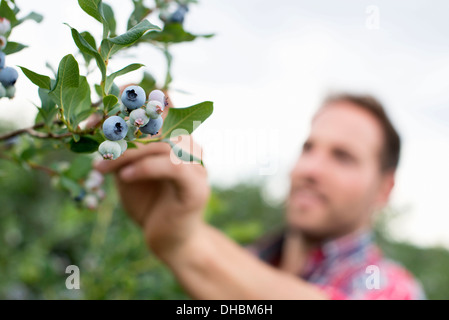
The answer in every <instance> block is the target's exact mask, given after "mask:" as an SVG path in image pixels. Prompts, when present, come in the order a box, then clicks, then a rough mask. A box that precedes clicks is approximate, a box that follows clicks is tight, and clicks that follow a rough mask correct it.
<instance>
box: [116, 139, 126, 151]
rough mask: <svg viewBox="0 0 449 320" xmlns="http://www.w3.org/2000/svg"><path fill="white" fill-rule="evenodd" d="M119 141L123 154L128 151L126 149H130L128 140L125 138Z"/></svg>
mask: <svg viewBox="0 0 449 320" xmlns="http://www.w3.org/2000/svg"><path fill="white" fill-rule="evenodd" d="M117 142H118V144H119V145H120V148H121V149H122V153H121V154H123V153H124V152H125V151H126V149H128V142H126V141H125V140H119V141H117Z"/></svg>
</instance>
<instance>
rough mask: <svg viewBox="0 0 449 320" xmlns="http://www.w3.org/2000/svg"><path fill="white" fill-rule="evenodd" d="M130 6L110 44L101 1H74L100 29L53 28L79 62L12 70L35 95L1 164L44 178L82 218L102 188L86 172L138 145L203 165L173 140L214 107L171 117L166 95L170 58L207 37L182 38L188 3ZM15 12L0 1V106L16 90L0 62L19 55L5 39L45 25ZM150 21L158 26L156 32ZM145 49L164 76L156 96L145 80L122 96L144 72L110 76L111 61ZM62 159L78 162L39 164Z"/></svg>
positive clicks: (3, 143) (151, 81)
mask: <svg viewBox="0 0 449 320" xmlns="http://www.w3.org/2000/svg"><path fill="white" fill-rule="evenodd" d="M72 1H74V0H72ZM130 1H131V2H132V4H133V8H134V10H133V11H132V13H131V15H130V17H129V19H128V21H127V26H126V30H127V31H126V32H125V33H123V34H117V22H116V19H115V14H114V11H113V8H112V7H111V6H110V5H108V4H107V3H106V2H103V1H102V0H78V4H79V7H80V10H83V11H84V13H85V14H86V15H88V16H90V18H92V19H95V20H96V21H97V22H98V29H97V30H95V32H92V33H91V31H86V30H79V26H72V25H70V24H69V23H65V25H61V28H65V29H66V30H67V36H68V37H71V38H72V39H73V41H74V43H75V44H76V46H77V48H78V49H79V52H77V53H69V54H67V55H66V56H64V57H62V59H61V61H60V62H59V66H58V68H57V70H54V71H53V72H52V74H51V73H50V75H46V74H39V73H36V72H34V71H32V70H31V69H30V68H29V66H27V65H26V63H23V65H21V66H19V68H20V70H21V72H22V73H23V75H24V76H25V77H26V78H28V80H27V81H31V82H32V83H33V84H34V85H36V86H37V90H38V94H39V98H40V105H38V106H37V107H38V113H37V116H36V119H35V124H34V126H33V127H31V128H25V129H19V130H12V131H11V130H10V131H9V132H5V133H2V134H1V135H0V148H1V157H2V159H6V160H9V161H13V162H16V163H17V164H19V165H21V166H22V167H25V168H29V169H37V170H41V171H44V172H46V173H48V174H49V175H50V176H51V177H52V183H53V185H54V186H55V187H58V188H61V189H64V190H66V191H67V192H69V193H70V195H71V197H72V198H73V199H75V200H76V201H77V202H78V203H79V204H80V205H84V206H86V207H89V208H96V207H97V206H96V204H97V203H98V202H99V201H100V200H102V199H103V198H104V191H102V188H101V183H100V181H101V180H102V179H100V178H98V173H96V172H91V167H92V160H93V159H94V158H95V157H96V156H100V155H101V157H103V159H107V160H116V159H117V158H119V157H120V156H121V155H122V154H123V153H124V152H125V151H126V150H127V149H131V148H136V147H137V144H148V143H153V142H165V143H168V144H170V145H171V147H172V148H173V150H174V154H175V155H176V156H178V157H179V158H181V159H182V160H184V161H195V162H200V163H201V164H202V165H203V163H202V161H201V159H197V158H195V157H194V156H193V155H190V154H189V153H188V152H186V151H185V150H182V149H180V148H179V147H178V146H177V144H176V140H173V138H176V137H177V136H179V135H190V134H191V133H192V132H193V131H194V130H195V129H196V128H197V127H198V123H202V122H204V121H205V120H206V119H207V118H208V117H210V115H211V114H212V113H213V103H212V102H209V101H205V102H202V103H198V104H196V105H194V106H189V107H186V108H173V107H170V105H169V102H168V101H169V99H168V92H169V89H170V84H171V82H172V80H173V78H172V73H171V66H172V61H173V56H172V55H171V51H170V48H171V47H172V46H173V45H176V44H178V43H183V42H192V41H194V40H195V39H197V38H200V37H202V38H209V37H212V36H213V35H212V34H206V35H195V34H192V33H190V32H188V31H186V30H185V29H184V19H185V17H186V14H187V13H188V11H189V7H190V6H192V5H194V4H195V3H196V1H195V0H155V1H154V2H153V3H152V5H151V6H150V5H149V4H148V1H144V0H130ZM20 12H21V11H20V10H19V8H18V5H17V3H16V1H15V0H1V5H0V46H1V53H0V97H8V98H13V97H14V94H15V87H14V84H15V83H16V81H17V79H18V77H19V73H18V71H17V70H16V69H15V68H11V67H8V66H7V64H5V62H7V56H8V55H9V54H13V53H16V52H19V51H20V50H22V49H24V48H25V47H26V46H25V45H23V44H20V43H16V42H13V41H10V35H11V33H12V31H13V30H14V28H16V27H18V26H20V24H21V23H22V22H24V21H26V20H29V19H32V20H34V21H36V22H40V21H41V20H42V19H43V17H42V16H41V15H39V14H37V13H34V12H32V13H30V14H28V15H26V16H24V17H23V18H20V15H21V14H20ZM50 18H51V17H50ZM149 19H153V20H157V22H158V24H159V25H157V24H153V23H151V22H150V21H149ZM145 45H148V46H153V47H155V48H157V49H158V50H160V52H161V53H162V54H163V56H164V57H165V59H166V62H167V64H166V68H167V72H166V76H165V79H163V81H159V83H163V85H162V86H161V87H157V83H158V82H157V81H156V79H155V78H154V77H153V76H152V75H151V74H150V73H148V72H146V71H145V72H144V76H143V79H142V80H140V81H138V82H137V83H136V84H132V85H130V86H128V87H126V88H125V89H124V90H121V88H119V87H118V85H117V84H116V80H117V79H118V78H119V77H120V76H123V75H125V74H128V73H131V72H134V71H136V70H139V69H141V68H144V67H145V66H144V65H143V64H141V63H138V62H136V63H133V64H130V65H127V66H123V67H122V68H121V69H120V70H110V67H109V65H110V63H109V62H110V60H111V59H117V60H119V57H120V56H123V53H124V52H126V51H127V50H129V49H130V48H133V47H136V46H145ZM29 50H32V48H30V49H29ZM119 53H120V54H121V55H119ZM75 57H78V59H77V58H75ZM79 60H80V61H79ZM49 69H50V70H51V68H50V67H49ZM92 75H98V79H96V80H92ZM25 77H23V79H21V81H25ZM93 97H96V98H93ZM61 150H69V151H70V152H72V153H73V154H74V155H76V156H74V157H73V159H72V160H70V161H59V162H58V161H54V162H45V161H44V159H45V155H46V154H48V153H51V152H55V151H56V152H58V151H59V152H60V151H61ZM44 164H45V165H44Z"/></svg>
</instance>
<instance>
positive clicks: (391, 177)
mask: <svg viewBox="0 0 449 320" xmlns="http://www.w3.org/2000/svg"><path fill="white" fill-rule="evenodd" d="M394 184H395V172H394V171H393V170H389V171H387V172H384V173H382V177H381V180H380V184H379V189H378V196H377V199H376V209H381V208H383V207H384V206H385V205H386V204H387V203H388V200H389V199H390V194H391V191H392V190H393V187H394Z"/></svg>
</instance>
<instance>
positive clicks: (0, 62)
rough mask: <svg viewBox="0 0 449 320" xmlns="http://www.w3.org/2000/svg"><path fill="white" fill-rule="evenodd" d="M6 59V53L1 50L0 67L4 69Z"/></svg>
mask: <svg viewBox="0 0 449 320" xmlns="http://www.w3.org/2000/svg"><path fill="white" fill-rule="evenodd" d="M5 61H6V54H4V53H3V52H2V51H0V69H3V68H4V67H5Z"/></svg>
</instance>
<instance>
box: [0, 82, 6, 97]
mask: <svg viewBox="0 0 449 320" xmlns="http://www.w3.org/2000/svg"><path fill="white" fill-rule="evenodd" d="M4 97H6V89H5V87H4V86H3V85H2V84H1V83H0V98H4Z"/></svg>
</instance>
